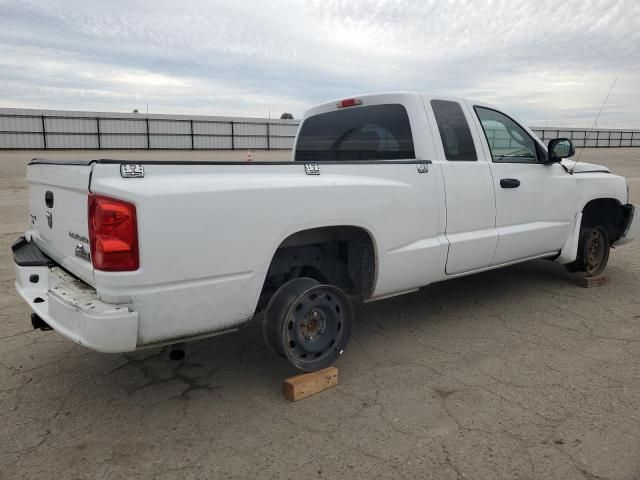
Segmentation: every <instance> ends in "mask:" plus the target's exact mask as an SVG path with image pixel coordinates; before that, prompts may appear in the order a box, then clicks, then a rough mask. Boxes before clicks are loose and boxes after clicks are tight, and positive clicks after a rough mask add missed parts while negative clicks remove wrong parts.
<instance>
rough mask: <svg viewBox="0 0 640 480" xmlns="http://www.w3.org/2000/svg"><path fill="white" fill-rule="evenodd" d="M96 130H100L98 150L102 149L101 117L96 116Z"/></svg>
mask: <svg viewBox="0 0 640 480" xmlns="http://www.w3.org/2000/svg"><path fill="white" fill-rule="evenodd" d="M96 132H98V150H101V149H102V145H101V144H100V117H96Z"/></svg>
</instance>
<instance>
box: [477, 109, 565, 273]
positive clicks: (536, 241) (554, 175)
mask: <svg viewBox="0 0 640 480" xmlns="http://www.w3.org/2000/svg"><path fill="white" fill-rule="evenodd" d="M470 107H471V108H473V110H474V111H475V115H476V118H475V119H474V121H475V122H477V125H478V129H480V130H481V131H482V132H483V133H484V139H483V144H484V148H485V149H486V151H487V152H488V155H490V157H489V158H490V159H491V161H490V162H489V166H490V168H491V172H492V175H493V183H494V189H495V195H496V229H497V231H498V248H497V249H496V254H495V257H494V259H493V261H492V265H500V264H504V263H508V262H512V261H517V260H523V259H526V258H531V257H535V256H543V255H545V254H550V255H553V254H555V253H557V252H558V251H559V250H560V249H561V248H562V246H563V245H564V243H565V241H566V240H567V238H568V237H569V235H570V233H571V231H572V229H573V223H574V219H575V211H574V209H575V205H576V204H577V198H576V196H577V191H576V184H575V179H574V177H573V176H572V175H570V174H569V173H568V172H567V171H566V170H565V169H564V168H563V167H562V165H560V164H558V163H554V164H545V163H543V162H544V161H545V160H546V152H545V150H544V148H543V146H542V145H541V144H540V143H539V142H538V141H537V140H536V139H535V138H534V136H533V135H532V134H530V133H529V132H528V131H527V130H526V129H525V128H523V127H522V126H521V125H519V124H518V123H517V122H516V121H515V120H514V119H512V118H511V117H509V116H508V115H506V114H504V113H502V112H499V111H497V110H494V109H492V108H489V107H485V106H481V105H470Z"/></svg>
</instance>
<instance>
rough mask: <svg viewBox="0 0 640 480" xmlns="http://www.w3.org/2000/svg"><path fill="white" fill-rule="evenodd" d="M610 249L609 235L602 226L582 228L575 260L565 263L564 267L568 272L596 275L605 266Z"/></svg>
mask: <svg viewBox="0 0 640 480" xmlns="http://www.w3.org/2000/svg"><path fill="white" fill-rule="evenodd" d="M610 250H611V242H610V240H609V235H607V231H606V230H605V229H604V228H603V227H601V226H596V227H590V228H583V229H582V230H581V231H580V241H579V242H578V255H577V257H576V260H575V262H572V263H569V264H567V265H566V268H567V270H569V271H570V272H584V273H585V275H586V276H587V277H596V276H598V275H600V274H601V273H602V272H603V271H604V269H605V268H606V266H607V263H608V262H609V252H610Z"/></svg>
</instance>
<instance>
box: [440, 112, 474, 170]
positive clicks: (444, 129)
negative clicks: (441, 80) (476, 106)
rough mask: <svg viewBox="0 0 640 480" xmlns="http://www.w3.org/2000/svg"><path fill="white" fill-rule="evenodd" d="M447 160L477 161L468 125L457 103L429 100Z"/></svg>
mask: <svg viewBox="0 0 640 480" xmlns="http://www.w3.org/2000/svg"><path fill="white" fill-rule="evenodd" d="M431 108H432V109H433V114H434V115H435V117H436V123H437V124H438V130H439V131H440V139H441V140H442V145H443V146H444V154H445V157H446V158H447V160H478V155H477V154H476V147H475V145H474V144H473V137H472V136H471V131H470V130H469V124H468V123H467V119H466V118H465V117H464V113H463V112H462V108H461V107H460V104H459V103H457V102H450V101H446V100H431Z"/></svg>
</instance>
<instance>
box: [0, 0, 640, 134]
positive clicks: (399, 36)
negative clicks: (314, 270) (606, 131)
mask: <svg viewBox="0 0 640 480" xmlns="http://www.w3.org/2000/svg"><path fill="white" fill-rule="evenodd" d="M0 12H1V13H2V15H0V88H1V89H2V90H1V93H0V105H4V106H10V105H13V106H31V107H41V108H47V107H51V108H54V107H55V108H83V109H88V110H96V109H105V110H111V109H115V110H125V111H126V110H131V109H132V108H141V107H142V106H143V104H144V103H147V102H148V103H150V104H151V110H152V111H155V112H174V113H190V112H192V113H210V114H237V115H260V116H263V115H266V112H267V110H268V109H269V108H271V110H272V111H273V112H274V113H279V112H281V111H293V112H294V113H295V114H296V115H297V116H298V115H300V114H301V113H302V111H303V110H304V109H305V108H306V107H307V106H309V105H312V104H314V103H317V102H320V101H324V100H327V99H331V98H335V97H340V96H344V95H349V94H352V93H359V92H368V91H380V90H384V91H388V90H395V89H402V90H406V89H410V90H425V91H434V92H440V93H443V94H444V93H449V94H454V95H463V96H475V97H476V98H479V99H481V100H485V101H490V102H494V103H498V104H501V105H503V106H505V107H507V108H511V109H514V110H515V111H516V113H517V114H518V115H520V116H521V117H523V118H524V119H526V120H530V121H544V120H547V121H552V122H554V123H561V124H569V123H573V124H580V125H582V124H585V123H589V121H590V120H591V119H592V118H593V116H594V115H595V112H597V110H598V108H599V106H600V103H601V101H602V99H603V98H604V95H605V94H606V92H607V90H608V87H609V85H610V83H611V81H612V80H613V78H614V77H616V76H617V77H619V81H618V83H617V85H616V89H615V90H614V93H613V94H612V96H611V99H610V102H611V103H610V105H609V107H608V108H607V109H606V110H605V113H603V119H602V120H601V124H602V122H603V121H604V122H605V123H606V122H607V121H609V122H615V123H617V124H618V125H622V124H624V123H625V122H626V123H627V124H629V126H633V124H634V122H635V123H639V122H638V120H637V117H638V115H639V108H638V107H639V106H640V93H639V92H638V91H637V90H638V89H637V85H640V68H638V67H639V66H640V49H639V48H638V45H640V3H639V2H637V1H636V0H620V1H617V2H610V1H601V0H597V1H592V2H583V1H578V0H566V1H563V2H557V1H555V0H554V1H551V0H541V1H506V0H487V1H485V2H478V1H470V0H469V1H459V2H443V1H436V0H370V1H367V0H310V1H294V0H289V1H287V0H270V1H269V2H261V1H257V0H256V1H244V0H238V1H236V2H234V3H231V2H223V1H221V0H218V1H209V0H201V1H183V2H168V1H156V2H152V3H149V2H143V1H137V2H135V1H134V2H131V1H124V0H120V1H111V2H98V1H95V0H94V1H89V0H85V1H82V2H81V1H76V0H59V1H57V2H55V3H53V2H47V1H38V2H32V3H28V2H27V3H25V2H20V1H7V0H4V1H0ZM634 86H635V87H634ZM54 91H55V92H57V93H56V94H55V95H52V94H51V92H54Z"/></svg>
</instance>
